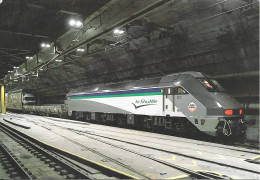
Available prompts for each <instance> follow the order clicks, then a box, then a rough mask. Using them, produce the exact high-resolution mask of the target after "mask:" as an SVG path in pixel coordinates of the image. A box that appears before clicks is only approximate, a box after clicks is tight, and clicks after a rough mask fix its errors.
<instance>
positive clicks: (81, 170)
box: [0, 123, 133, 179]
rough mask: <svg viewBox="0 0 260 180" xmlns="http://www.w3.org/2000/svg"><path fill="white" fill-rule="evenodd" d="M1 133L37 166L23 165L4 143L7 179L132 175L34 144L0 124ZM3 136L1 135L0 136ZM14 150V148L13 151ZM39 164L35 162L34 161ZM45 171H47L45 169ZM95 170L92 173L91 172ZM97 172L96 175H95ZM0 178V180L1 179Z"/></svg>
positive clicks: (2, 154) (0, 147) (1, 155)
mask: <svg viewBox="0 0 260 180" xmlns="http://www.w3.org/2000/svg"><path fill="white" fill-rule="evenodd" d="M0 129H1V131H2V132H3V133H4V134H5V135H6V137H5V138H7V139H9V141H8V144H9V143H10V139H12V140H13V142H11V143H12V144H13V147H16V148H15V149H16V150H17V147H19V150H20V152H22V153H27V157H28V154H30V155H31V156H33V159H34V162H33V163H34V164H38V165H40V166H31V165H30V164H25V163H24V162H25V161H26V160H25V159H24V158H21V157H20V159H19V158H18V157H16V156H15V155H14V153H12V150H11V149H10V148H7V146H6V145H4V144H3V143H1V144H0V158H1V160H2V161H1V162H2V163H3V166H4V168H5V170H6V174H8V175H9V178H18V179H36V178H55V179H97V177H98V178H99V179H100V178H101V179H108V178H117V179H129V178H133V177H132V176H127V175H125V174H122V173H118V172H116V171H113V170H111V169H108V168H106V167H103V166H99V165H98V164H95V163H91V162H86V161H84V160H82V159H80V158H78V157H76V156H75V157H74V156H73V155H71V154H69V153H66V152H61V151H60V150H58V149H55V148H53V147H48V146H47V145H46V144H44V143H41V142H39V141H38V142H37V141H35V140H33V139H32V138H30V137H28V136H26V135H24V134H22V133H20V132H19V131H17V130H15V129H14V128H10V127H8V126H7V125H5V124H3V123H0ZM2 135H3V134H2ZM13 150H14V149H13ZM36 159H37V160H38V162H35V160H36ZM46 169H47V170H46ZM39 171H42V172H46V171H47V172H48V173H47V174H39ZM93 171H95V174H92V173H91V172H93ZM97 171H98V172H99V173H97ZM0 178H1V177H0Z"/></svg>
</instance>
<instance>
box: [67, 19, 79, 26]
mask: <svg viewBox="0 0 260 180" xmlns="http://www.w3.org/2000/svg"><path fill="white" fill-rule="evenodd" d="M76 23H77V22H76V21H75V20H74V19H71V20H70V22H69V24H70V25H71V26H75V24H76Z"/></svg>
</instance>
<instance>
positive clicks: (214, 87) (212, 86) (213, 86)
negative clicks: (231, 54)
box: [198, 78, 225, 92]
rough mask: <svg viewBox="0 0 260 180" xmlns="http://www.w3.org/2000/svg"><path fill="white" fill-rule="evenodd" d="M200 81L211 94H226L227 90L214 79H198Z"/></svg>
mask: <svg viewBox="0 0 260 180" xmlns="http://www.w3.org/2000/svg"><path fill="white" fill-rule="evenodd" d="M198 81H199V82H200V83H201V84H202V85H203V86H204V87H205V88H206V89H207V90H208V91H209V92H224V91H225V89H224V88H223V87H222V86H221V85H220V84H219V83H218V82H217V81H216V80H213V79H208V78H198Z"/></svg>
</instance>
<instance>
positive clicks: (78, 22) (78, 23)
mask: <svg viewBox="0 0 260 180" xmlns="http://www.w3.org/2000/svg"><path fill="white" fill-rule="evenodd" d="M82 25H83V24H82V22H80V21H77V22H76V24H75V26H76V27H80V26H82Z"/></svg>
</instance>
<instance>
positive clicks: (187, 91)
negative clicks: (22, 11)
mask: <svg viewBox="0 0 260 180" xmlns="http://www.w3.org/2000/svg"><path fill="white" fill-rule="evenodd" d="M14 99H16V100H14ZM6 100H7V110H16V111H17V110H19V111H22V112H23V113H30V114H40V115H47V116H58V117H63V118H72V119H76V120H84V121H94V122H99V123H108V124H116V125H119V126H123V127H124V126H133V127H138V128H145V129H159V130H167V131H173V132H178V133H186V134H187V133H188V134H191V133H197V132H202V133H204V134H207V135H210V136H231V135H233V136H234V135H236V134H241V132H238V131H241V128H240V126H241V124H243V117H244V115H243V109H242V106H241V105H240V104H239V103H238V102H237V101H236V100H235V99H234V98H232V97H231V96H230V95H228V94H227V92H226V91H225V89H224V88H223V87H222V86H221V85H220V84H219V83H218V82H217V81H216V80H214V79H212V78H211V77H210V76H207V75H205V74H203V73H201V72H193V71H191V72H181V73H174V74H169V75H165V76H162V77H155V78H147V79H140V80H129V81H123V82H118V83H102V84H97V85H92V86H88V87H79V88H76V89H73V90H71V91H69V92H68V93H67V94H66V98H65V100H64V103H63V104H49V105H46V104H45V105H41V106H37V105H35V104H33V103H34V101H33V95H32V94H30V95H29V94H28V93H25V92H23V91H22V90H19V91H15V92H10V93H9V92H8V93H7V98H6ZM13 103H15V104H16V105H14V104H13Z"/></svg>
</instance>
